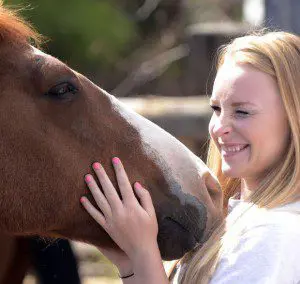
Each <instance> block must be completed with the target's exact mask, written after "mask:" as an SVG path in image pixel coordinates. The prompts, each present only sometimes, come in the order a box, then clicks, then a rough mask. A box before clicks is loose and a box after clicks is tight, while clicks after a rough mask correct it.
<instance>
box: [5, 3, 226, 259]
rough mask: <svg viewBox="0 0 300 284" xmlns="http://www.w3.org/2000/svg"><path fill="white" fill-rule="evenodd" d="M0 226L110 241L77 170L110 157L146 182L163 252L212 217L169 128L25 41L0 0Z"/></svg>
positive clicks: (193, 168)
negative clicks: (90, 209)
mask: <svg viewBox="0 0 300 284" xmlns="http://www.w3.org/2000/svg"><path fill="white" fill-rule="evenodd" d="M0 9H1V11H0V59H1V60H0V109H1V110H0V134H1V143H0V159H1V162H0V177H1V179H0V230H1V231H3V232H5V233H9V234H13V235H31V234H35V235H36V234H38V235H41V236H49V237H67V238H71V239H75V240H81V241H84V242H88V243H91V244H94V245H97V246H102V247H103V246H104V247H112V246H114V244H113V242H112V240H111V239H110V238H109V236H108V235H107V234H106V233H105V231H104V230H103V229H102V228H101V227H100V226H99V225H97V224H96V222H94V221H93V220H92V218H91V217H90V216H88V214H87V213H86V212H85V211H84V209H83V208H82V207H81V204H80V202H79V199H80V197H81V196H82V195H83V194H88V191H87V188H86V186H85V184H84V175H85V174H86V173H87V172H88V171H90V172H91V173H92V170H91V164H92V163H93V162H94V161H100V162H101V163H102V165H103V166H104V167H105V169H106V170H107V172H108V174H109V176H110V178H111V179H112V180H113V182H114V183H115V184H116V179H115V176H114V172H113V168H112V166H111V158H112V157H114V156H117V157H119V158H120V159H121V160H122V161H123V163H124V166H125V169H126V170H127V173H128V176H129V179H130V180H131V181H132V182H134V181H139V182H140V183H142V184H143V185H144V186H145V187H146V188H147V189H148V190H149V192H150V194H151V196H152V199H153V203H154V206H155V209H156V212H157V217H158V222H159V235H158V243H159V247H160V250H161V253H162V256H163V258H165V259H173V258H179V257H181V256H182V255H183V254H184V253H185V252H186V251H188V250H190V249H192V248H193V247H194V246H195V245H196V244H198V243H199V242H201V241H203V239H205V237H206V236H207V235H208V234H209V232H210V230H211V229H212V227H213V225H214V224H215V223H216V222H217V220H218V219H219V218H220V217H221V209H222V197H221V196H222V194H221V191H220V188H219V185H218V183H217V181H216V180H215V179H214V178H213V176H212V174H211V173H210V171H209V169H208V168H207V166H206V165H205V164H204V163H203V162H202V161H201V160H200V159H199V158H198V157H196V156H195V155H194V154H193V153H192V152H191V151H189V150H188V149H187V148H186V147H185V146H184V145H183V144H181V143H180V142H179V141H178V140H176V139H175V138H174V137H172V136H171V135H170V134H168V133H167V132H165V131H164V130H162V129H161V128H159V127H158V126H157V125H155V124H153V123H151V122H150V121H148V120H147V119H145V118H144V117H142V116H140V115H138V114H137V113H135V112H133V111H131V110H130V109H128V108H127V107H126V106H125V105H123V104H122V103H121V102H120V101H118V100H117V99H116V98H115V97H114V96H111V95H110V94H108V93H107V92H105V91H104V90H102V89H101V88H99V87H98V86H96V85H94V84H93V83H92V82H91V81H89V80H88V79H87V78H86V77H84V76H83V75H81V74H79V73H77V72H76V71H74V70H72V69H71V68H70V67H68V66H67V65H65V64H64V63H62V62H61V61H59V60H58V59H56V58H54V57H52V56H50V55H48V54H45V53H43V52H42V51H41V50H39V49H37V48H35V47H33V46H32V45H31V44H30V39H31V38H32V37H34V36H35V34H34V32H33V31H32V30H31V29H30V27H29V26H28V25H27V24H26V23H24V22H21V21H20V20H19V18H17V17H16V16H14V15H13V14H11V13H10V12H8V11H7V10H5V8H4V7H1V8H0Z"/></svg>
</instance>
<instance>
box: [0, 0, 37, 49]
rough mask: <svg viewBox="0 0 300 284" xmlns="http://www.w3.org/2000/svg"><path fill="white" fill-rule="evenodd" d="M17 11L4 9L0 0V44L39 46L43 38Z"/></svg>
mask: <svg viewBox="0 0 300 284" xmlns="http://www.w3.org/2000/svg"><path fill="white" fill-rule="evenodd" d="M19 11H20V10H18V11H17V10H15V9H14V10H13V9H11V8H6V7H4V5H3V1H2V0H0V42H9V43H11V44H26V43H29V44H33V45H36V46H39V45H40V44H41V43H42V39H43V37H42V36H41V35H40V34H39V33H38V32H37V31H36V30H35V29H34V28H33V27H32V25H31V24H30V23H29V22H27V21H26V20H25V19H23V18H22V17H21V16H20V15H19Z"/></svg>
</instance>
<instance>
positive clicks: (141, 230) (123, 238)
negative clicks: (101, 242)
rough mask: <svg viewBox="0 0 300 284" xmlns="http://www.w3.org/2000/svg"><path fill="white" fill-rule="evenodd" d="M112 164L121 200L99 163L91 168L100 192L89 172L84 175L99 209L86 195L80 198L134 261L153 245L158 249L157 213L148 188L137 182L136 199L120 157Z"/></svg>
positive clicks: (135, 188) (135, 185)
mask: <svg viewBox="0 0 300 284" xmlns="http://www.w3.org/2000/svg"><path fill="white" fill-rule="evenodd" d="M113 165H114V169H115V172H116V177H117V181H118V186H119V189H120V192H121V196H122V200H121V199H120V197H119V195H118V193H117V191H116V189H115V188H114V186H113V185H112V183H111V181H110V179H109V178H108V176H107V175H106V173H105V170H104V169H103V167H102V166H101V165H100V164H99V163H94V164H93V169H94V171H95V173H96V175H97V177H98V180H99V182H100V184H101V187H102V189H103V192H102V191H101V190H100V189H99V187H98V185H97V183H96V181H95V180H94V178H93V177H92V175H86V177H85V181H86V183H87V185H88V187H89V189H90V190H91V193H92V195H93V197H94V199H95V201H96V203H97V205H98V207H99V209H100V210H101V212H100V211H99V210H98V209H96V208H95V207H94V206H93V205H92V204H91V203H90V201H89V200H88V199H87V198H86V197H82V198H81V203H82V205H83V206H84V208H85V209H86V210H87V212H88V213H89V214H90V215H91V216H92V217H93V218H94V219H95V220H96V221H97V222H98V223H99V224H100V225H101V226H102V227H103V228H104V230H105V231H106V232H107V233H108V234H109V235H110V237H111V238H112V239H113V240H114V242H115V243H116V244H117V245H118V246H119V247H120V248H121V249H122V250H123V251H124V252H125V254H126V255H127V256H128V257H129V259H130V260H131V261H134V260H135V259H136V258H139V257H140V256H141V255H143V253H145V252H146V253H147V252H149V251H151V249H152V248H153V249H157V234H158V225H157V220H156V214H155V210H154V206H153V203H152V200H151V196H150V194H149V192H148V191H147V190H146V189H144V188H143V187H142V186H141V185H140V184H139V183H138V182H136V183H135V184H134V190H135V193H136V195H137V196H138V198H139V200H138V199H137V198H136V197H135V195H134V192H133V189H132V186H131V184H130V182H129V180H128V177H127V174H126V172H125V170H124V168H123V165H122V163H121V161H120V160H119V159H118V158H114V159H113ZM115 264H116V265H117V263H115Z"/></svg>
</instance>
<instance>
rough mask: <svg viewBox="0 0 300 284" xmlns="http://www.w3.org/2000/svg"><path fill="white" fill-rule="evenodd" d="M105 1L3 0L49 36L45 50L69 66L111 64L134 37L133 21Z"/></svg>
mask: <svg viewBox="0 0 300 284" xmlns="http://www.w3.org/2000/svg"><path fill="white" fill-rule="evenodd" d="M112 2H113V1H109V0H23V1H22V0H7V1H6V2H5V4H8V5H11V6H15V5H17V7H25V9H24V10H23V11H22V13H21V14H22V15H23V16H24V17H25V18H26V19H27V20H29V21H30V22H31V23H32V24H33V26H35V27H36V29H37V30H38V31H39V32H40V33H41V34H43V35H44V36H46V37H47V38H48V39H49V42H48V43H47V45H46V46H47V47H48V50H47V51H48V52H50V53H51V54H53V55H54V56H56V57H59V58H60V59H62V60H63V61H66V62H67V63H68V64H69V65H71V66H72V67H73V68H79V69H85V70H93V69H97V68H99V67H100V66H101V69H103V68H107V67H109V66H112V65H114V64H115V63H116V62H117V61H118V60H119V59H120V58H121V57H122V55H124V53H126V51H128V49H129V48H130V45H131V44H132V42H134V41H135V40H136V39H137V32H136V27H135V24H134V23H132V22H131V21H130V20H129V18H128V17H126V15H125V13H124V11H122V10H121V9H118V7H117V6H115V5H114V4H113V3H112Z"/></svg>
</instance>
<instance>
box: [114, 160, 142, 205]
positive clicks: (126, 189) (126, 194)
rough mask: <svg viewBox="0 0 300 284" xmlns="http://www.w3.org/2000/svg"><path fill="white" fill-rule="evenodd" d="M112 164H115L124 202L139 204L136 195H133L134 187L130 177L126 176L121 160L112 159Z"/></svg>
mask: <svg viewBox="0 0 300 284" xmlns="http://www.w3.org/2000/svg"><path fill="white" fill-rule="evenodd" d="M112 162H113V165H114V169H115V172H116V177H117V182H118V185H119V189H120V192H121V195H122V198H123V200H124V202H128V201H135V202H137V200H136V198H135V196H134V193H133V189H132V186H131V184H130V181H129V179H128V176H127V174H126V171H125V169H124V167H123V164H122V162H121V160H120V159H119V158H117V157H115V158H113V159H112Z"/></svg>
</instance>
